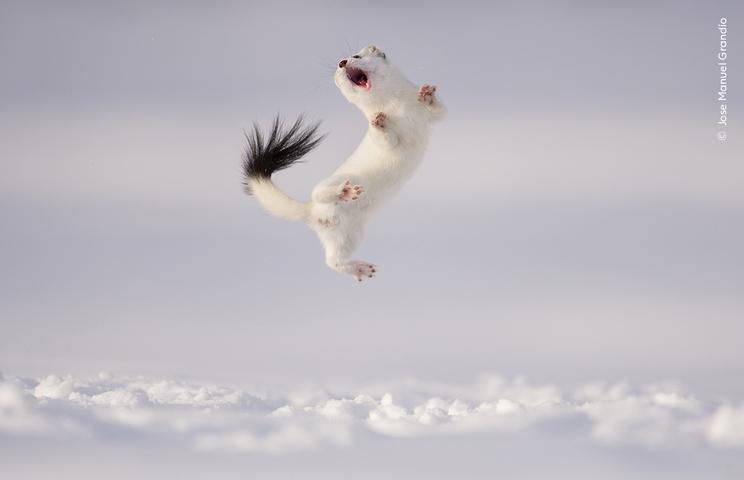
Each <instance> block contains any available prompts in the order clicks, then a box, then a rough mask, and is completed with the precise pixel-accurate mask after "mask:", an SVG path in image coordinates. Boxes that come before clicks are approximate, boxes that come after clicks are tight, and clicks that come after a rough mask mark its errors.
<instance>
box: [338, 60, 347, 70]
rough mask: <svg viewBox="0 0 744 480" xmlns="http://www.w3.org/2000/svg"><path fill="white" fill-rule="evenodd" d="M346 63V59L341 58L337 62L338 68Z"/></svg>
mask: <svg viewBox="0 0 744 480" xmlns="http://www.w3.org/2000/svg"><path fill="white" fill-rule="evenodd" d="M346 63H347V61H346V60H341V61H340V62H338V68H344V67H345V66H346Z"/></svg>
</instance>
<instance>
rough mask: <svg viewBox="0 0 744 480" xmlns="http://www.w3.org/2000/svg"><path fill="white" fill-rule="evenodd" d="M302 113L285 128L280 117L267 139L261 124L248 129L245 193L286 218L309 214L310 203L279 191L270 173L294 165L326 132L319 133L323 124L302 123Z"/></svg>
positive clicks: (276, 119)
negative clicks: (306, 124) (250, 130)
mask: <svg viewBox="0 0 744 480" xmlns="http://www.w3.org/2000/svg"><path fill="white" fill-rule="evenodd" d="M303 120H304V119H303V117H302V116H300V117H298V118H297V120H296V121H295V122H294V124H293V125H292V126H291V127H289V129H286V128H285V127H284V124H283V122H282V121H281V119H280V118H279V117H278V116H277V117H276V118H275V119H274V123H273V124H272V126H271V130H270V131H269V133H268V137H267V138H264V135H263V134H262V133H261V130H260V129H259V128H258V125H256V124H254V125H253V131H252V132H246V134H245V137H246V140H247V141H248V145H247V147H246V151H245V156H244V157H243V175H244V184H245V186H246V192H247V193H248V194H249V195H255V197H256V199H257V200H258V203H260V204H261V206H262V207H263V208H265V209H266V210H267V211H269V212H270V213H272V214H274V215H276V216H277V217H281V218H284V219H287V220H305V219H306V218H307V217H308V215H309V213H310V205H309V204H307V203H302V202H298V201H297V200H294V199H292V198H290V197H289V196H288V195H287V194H286V193H284V192H282V191H281V190H279V188H278V187H277V186H276V185H274V183H273V182H272V181H271V175H272V174H273V173H274V172H276V171H279V170H283V169H285V168H288V167H291V166H292V165H293V164H294V163H295V162H297V161H298V160H299V159H300V158H302V157H303V156H304V155H305V154H307V153H308V152H309V151H310V150H312V149H313V148H315V147H316V146H318V144H319V143H320V142H321V140H323V137H324V136H323V135H318V127H319V126H320V123H314V124H312V125H310V126H305V125H303Z"/></svg>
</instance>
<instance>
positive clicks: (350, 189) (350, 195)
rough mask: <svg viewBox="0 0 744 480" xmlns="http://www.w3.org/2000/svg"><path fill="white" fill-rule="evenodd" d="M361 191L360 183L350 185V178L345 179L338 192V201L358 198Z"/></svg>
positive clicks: (362, 191)
mask: <svg viewBox="0 0 744 480" xmlns="http://www.w3.org/2000/svg"><path fill="white" fill-rule="evenodd" d="M362 193H364V187H362V186H361V185H352V184H351V180H346V181H345V182H344V184H343V185H341V190H340V191H339V192H338V201H339V202H350V201H353V200H356V199H357V198H359V196H360V195H361V194H362Z"/></svg>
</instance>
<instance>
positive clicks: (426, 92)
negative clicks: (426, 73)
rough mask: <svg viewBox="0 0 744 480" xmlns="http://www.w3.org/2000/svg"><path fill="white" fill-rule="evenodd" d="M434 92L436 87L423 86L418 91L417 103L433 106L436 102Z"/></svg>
mask: <svg viewBox="0 0 744 480" xmlns="http://www.w3.org/2000/svg"><path fill="white" fill-rule="evenodd" d="M436 92H437V87H436V86H434V85H427V84H423V85H421V88H419V91H418V101H419V102H421V103H423V104H424V105H433V104H434V102H436V100H437V99H436V97H435V93H436Z"/></svg>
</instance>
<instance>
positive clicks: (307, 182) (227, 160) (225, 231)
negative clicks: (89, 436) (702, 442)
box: [0, 1, 744, 478]
mask: <svg viewBox="0 0 744 480" xmlns="http://www.w3.org/2000/svg"><path fill="white" fill-rule="evenodd" d="M743 10H744V8H743V7H742V4H741V3H739V2H734V1H730V2H694V1H680V2H671V1H668V2H609V1H607V2H583V1H563V2H512V3H497V2H472V3H471V2H456V3H455V2H438V1H430V2H410V3H406V4H401V3H400V2H387V1H378V2H343V3H341V2H331V1H328V2H314V3H311V2H288V1H282V2H252V1H244V2H165V1H164V2H124V3H122V2H76V1H68V2H36V1H25V2H13V1H11V2H7V1H5V2H2V4H0V58H2V65H3V67H2V71H3V73H2V75H1V76H0V172H1V173H0V228H1V229H2V235H1V236H0V265H2V267H1V268H2V275H0V371H2V372H4V373H6V374H18V375H29V376H40V375H46V374H48V373H57V374H66V373H72V374H80V375H84V374H95V373H97V372H99V371H102V370H104V371H113V372H121V373H127V374H142V375H162V376H169V377H170V378H196V379H208V380H210V381H214V382H222V383H227V384H230V385H236V386H240V387H246V388H248V387H252V386H257V385H258V386H267V385H270V386H272V387H277V388H278V387H283V386H289V387H291V386H293V385H298V384H304V383H307V382H321V383H322V382H332V381H337V380H340V381H345V380H349V379H352V380H354V381H364V380H375V379H380V378H385V379H389V378H404V377H416V378H424V379H431V380H437V381H459V380H462V379H470V378H473V377H474V376H475V375H477V374H480V373H483V372H498V373H501V374H504V375H509V376H511V375H526V376H527V377H529V378H531V379H535V380H536V381H539V382H556V383H560V384H565V385H573V384H577V383H579V382H584V381H596V380H601V381H609V382H613V381H623V380H628V381H632V382H646V381H658V380H670V381H674V382H680V383H681V384H684V385H685V386H687V387H688V388H690V389H691V390H692V391H694V392H696V394H699V395H701V396H703V397H708V398H725V399H731V400H732V401H741V400H742V399H743V398H744V386H743V385H742V383H741V381H739V379H741V378H743V376H744V348H742V347H743V345H742V339H744V321H743V320H744V318H743V316H744V295H742V292H744V254H742V245H744V189H742V180H744V164H743V163H742V158H744V156H743V155H742V154H743V153H744V148H743V145H744V144H743V143H742V141H743V140H744V128H743V127H742V123H741V121H740V114H739V113H738V112H744V102H742V100H741V99H742V95H741V93H740V91H741V92H744V84H743V83H742V81H741V78H742V73H741V72H742V68H741V65H744V58H742V54H741V51H742V48H741V47H740V46H739V45H740V42H739V41H738V39H739V38H740V35H741V32H744V28H740V27H739V25H741V24H742V20H744V18H743V17H742V11H743ZM721 17H727V18H728V23H729V25H730V32H729V34H730V42H729V45H730V53H729V63H730V70H729V71H730V79H729V89H730V98H729V102H728V104H729V107H728V108H729V111H730V112H731V114H730V116H729V119H730V121H731V122H730V125H729V127H728V128H727V129H726V131H727V133H728V140H727V141H726V142H720V141H719V140H718V139H717V138H716V133H717V131H718V130H719V128H718V126H717V125H716V122H717V121H718V113H719V112H718V109H719V105H718V101H717V91H718V82H719V78H718V67H717V66H716V61H717V60H716V54H717V52H718V48H719V32H718V30H717V25H718V22H719V19H720V18H721ZM735 42H736V43H735ZM371 43H374V44H375V45H377V46H379V47H380V48H381V49H382V50H383V51H385V52H386V54H387V56H388V58H389V59H390V60H391V61H392V62H393V63H395V64H396V65H398V66H399V67H400V68H401V70H403V71H404V72H405V73H406V74H407V75H408V76H409V78H410V79H411V80H412V81H414V82H415V83H432V84H436V85H438V87H439V92H441V99H442V101H443V102H444V103H445V104H446V106H447V107H448V110H449V117H448V118H447V119H446V121H444V122H442V123H440V124H437V125H436V127H435V130H434V133H433V135H432V140H431V143H430V147H429V152H428V154H427V157H426V159H425V161H424V163H423V165H422V167H421V169H420V170H419V172H418V173H417V175H416V176H415V177H414V179H413V180H412V181H411V183H410V184H408V185H407V186H406V187H405V188H404V189H403V190H402V192H401V193H400V194H399V195H398V196H397V197H396V198H395V199H394V200H393V201H392V202H391V203H390V204H389V205H388V206H387V208H386V209H384V210H383V211H382V212H381V214H380V215H379V216H378V217H376V218H374V219H373V221H372V222H371V223H370V225H369V228H368V233H367V236H366V238H365V241H364V243H363V245H362V247H361V249H360V251H359V252H358V256H359V257H360V258H363V259H365V260H369V261H372V262H374V263H376V264H377V265H379V267H380V273H379V276H378V277H377V278H375V279H374V280H372V281H370V282H364V283H363V284H356V282H354V281H352V280H351V279H349V278H346V277H344V276H341V275H338V274H336V273H334V272H332V271H330V270H329V269H327V268H326V267H325V265H324V262H323V254H322V250H321V248H320V245H319V242H318V241H317V239H315V238H314V235H313V234H312V233H311V232H310V231H309V230H308V229H307V228H306V227H304V226H303V225H299V224H292V223H287V222H284V221H281V220H277V219H274V218H272V217H269V216H268V214H266V213H265V212H263V211H262V210H260V209H259V207H258V205H257V203H256V202H255V200H254V199H252V198H250V197H248V196H246V195H245V194H244V193H243V191H242V186H241V171H240V161H241V155H242V151H243V147H244V139H243V130H244V129H246V128H248V127H250V125H251V123H252V122H253V121H256V122H259V123H260V124H264V125H265V124H266V123H268V122H269V121H270V120H271V118H272V117H273V116H274V115H275V114H276V113H281V114H283V115H284V116H285V117H286V118H288V119H293V118H294V117H295V116H296V115H298V114H300V113H306V114H307V115H308V117H309V118H311V119H322V120H323V126H322V129H323V131H325V132H328V133H329V136H328V138H327V139H326V141H325V142H324V143H323V144H322V145H321V146H320V147H319V148H318V149H317V150H315V151H314V152H312V153H311V154H310V155H309V156H308V157H307V158H306V162H305V163H303V164H301V165H298V166H296V167H293V168H292V169H290V170H288V171H286V172H281V173H280V174H278V175H276V176H275V181H276V182H277V183H278V184H279V185H281V186H282V188H284V189H286V190H287V191H288V192H290V193H291V194H292V195H293V196H294V197H295V198H298V199H307V198H308V197H309V192H310V190H311V188H312V186H313V185H314V184H315V182H317V181H319V180H321V179H322V178H324V176H325V175H327V174H328V173H330V172H331V171H332V170H333V169H335V168H336V166H337V165H339V164H340V163H341V162H342V161H343V160H344V159H345V157H346V156H347V155H348V154H349V153H350V152H351V151H352V149H353V148H354V147H355V146H356V145H357V143H358V142H359V140H360V139H361V137H362V135H363V134H364V130H365V128H366V120H365V119H364V118H363V116H362V115H361V114H360V113H359V112H358V111H357V110H356V109H355V107H353V106H352V105H351V104H349V103H347V102H346V100H345V99H344V98H343V97H342V96H341V95H340V93H339V92H338V91H337V89H336V87H335V86H334V84H333V81H332V74H333V70H334V68H335V66H336V64H337V63H338V61H339V60H340V59H341V58H342V57H344V56H346V55H350V54H351V53H353V52H355V51H356V50H358V49H359V48H362V47H364V46H366V45H368V44H371ZM442 441H443V440H442ZM468 441H474V440H468ZM433 442H434V443H436V442H437V441H433ZM479 445H481V444H479ZM481 447H482V445H481ZM481 447H474V448H476V450H477V448H481ZM18 448H20V447H18ZM380 448H382V447H380ZM384 448H387V449H389V448H390V446H389V445H387V446H385V447H384ZM410 448H412V449H414V447H413V446H411V447H410ZM427 448H428V447H424V446H422V445H420V444H417V445H416V446H415V450H416V452H418V453H412V455H413V457H412V458H419V457H417V456H416V455H419V456H428V453H427V452H429V450H427ZM432 448H435V447H432ZM442 448H444V447H442ZM463 448H464V447H463ZM483 448H485V447H483ZM547 448H548V447H546V449H547ZM550 448H553V447H552V446H551V447H550ZM378 453H379V452H378ZM381 454H382V453H381ZM600 456H601V455H600ZM642 457H643V456H642ZM60 458H66V457H65V456H64V455H61V456H60ZM169 458H170V457H169ZM422 458H423V457H422ZM597 458H599V457H597ZM597 458H595V460H596V461H597V464H596V465H594V467H596V469H597V471H603V472H606V471H607V465H606V464H604V463H602V461H601V460H598V459H597ZM171 460H173V459H172V458H171V459H170V460H168V461H171ZM657 460H658V459H657ZM158 461H160V460H158ZM442 461H444V460H442ZM556 461H558V460H556ZM659 461H662V460H659ZM666 461H669V459H665V460H663V462H666ZM688 461H692V460H688ZM696 461H697V460H696ZM231 462H232V460H231ZM400 462H404V460H400ZM592 462H594V460H592ZM639 462H640V463H638V464H637V465H641V467H638V469H637V470H632V471H625V473H624V474H625V475H631V476H633V478H646V477H645V476H644V475H646V474H647V476H648V478H657V476H655V474H654V472H656V473H658V474H659V475H661V473H660V472H661V471H662V470H663V469H662V470H659V471H655V470H653V469H651V467H648V464H650V463H651V460H650V459H648V458H646V457H643V459H641V460H639ZM644 462H646V463H644ZM663 462H662V463H663ZM621 463H622V462H621ZM671 463H674V462H671ZM703 463H704V462H703ZM711 464H716V465H720V461H719V460H711ZM230 465H233V464H232V463H230V462H227V463H225V464H223V466H225V468H228V466H230ZM326 465H327V464H326ZM400 465H403V463H400ZM592 465H593V463H592ZM161 466H162V465H161ZM233 466H235V465H233ZM594 467H592V468H594ZM646 467H648V469H646V470H644V468H646ZM668 467H670V465H666V464H664V468H668ZM687 467H689V468H692V467H690V465H689V464H687ZM70 468H72V467H70ZM153 468H154V467H153ZM163 468H164V469H165V468H166V467H163ZM235 468H238V467H237V466H235ZM277 468H278V467H277ZM339 468H341V469H342V471H346V472H347V473H348V471H347V470H343V468H342V467H339ZM453 468H454V467H453ZM587 468H588V467H587ZM675 468H676V467H675ZM701 468H702V467H701ZM515 469H516V470H514V472H517V473H519V474H520V475H522V478H533V477H532V476H530V475H534V478H540V475H541V474H540V472H537V473H535V472H532V473H528V472H526V471H524V470H519V469H518V468H517V467H515ZM680 469H681V470H680V471H679V472H677V474H681V472H682V471H684V469H683V468H682V467H680ZM435 470H436V469H432V472H433V471H435ZM19 471H21V470H19ZM63 471H65V472H68V471H71V470H63ZM153 471H154V470H153ZM308 471H309V470H308ZM401 471H405V470H401ZM452 471H458V470H456V469H455V470H452ZM478 471H479V472H481V473H482V472H483V470H478ZM663 471H668V470H663ZM687 471H688V473H689V472H693V474H694V473H695V472H697V470H694V469H688V470H687ZM701 471H705V470H704V469H703V470H701ZM441 472H451V471H450V470H447V469H446V468H445V469H444V470H441ZM566 472H568V470H566ZM649 472H651V473H649ZM399 473H400V471H399ZM430 473H431V472H430ZM470 473H471V474H472V476H475V470H474V471H472V472H470ZM719 473H720V472H719ZM729 473H731V471H729ZM739 473H741V472H739ZM409 474H410V472H409ZM576 474H577V472H576V471H572V475H573V476H572V478H577V477H576ZM381 475H383V474H382V473H381ZM567 475H568V473H567ZM721 475H723V474H721ZM311 476H312V475H311ZM404 476H405V475H404ZM429 476H436V475H434V474H433V473H431V475H429ZM387 478H392V477H391V476H390V475H388V476H387ZM408 478H410V476H409V477H408ZM556 478H564V477H561V476H560V475H558V477H556ZM626 478H627V477H626ZM670 478H671V477H670ZM674 478H681V477H679V476H675V477H674ZM708 478H723V477H722V476H719V477H708ZM732 478H733V477H732Z"/></svg>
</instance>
